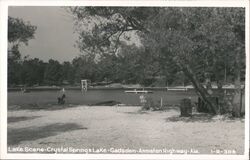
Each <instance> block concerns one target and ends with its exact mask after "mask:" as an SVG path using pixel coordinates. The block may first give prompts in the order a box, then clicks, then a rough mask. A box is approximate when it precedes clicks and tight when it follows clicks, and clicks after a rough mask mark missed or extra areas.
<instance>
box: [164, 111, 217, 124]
mask: <svg viewBox="0 0 250 160" xmlns="http://www.w3.org/2000/svg"><path fill="white" fill-rule="evenodd" d="M213 121H215V120H214V119H213V116H212V115H210V114H206V113H197V114H193V115H192V116H191V117H181V116H173V117H169V118H166V122H187V123H188V122H204V123H207V122H213Z"/></svg>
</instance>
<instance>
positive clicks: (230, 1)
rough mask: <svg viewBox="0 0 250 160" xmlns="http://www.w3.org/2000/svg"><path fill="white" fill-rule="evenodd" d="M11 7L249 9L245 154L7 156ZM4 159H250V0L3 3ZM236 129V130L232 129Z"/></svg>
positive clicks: (0, 122)
mask: <svg viewBox="0 0 250 160" xmlns="http://www.w3.org/2000/svg"><path fill="white" fill-rule="evenodd" d="M9 6H174V7H178V6H179V7H184V6H187V7H201V6H202V7H245V8H246V12H245V13H246V17H245V20H246V26H245V27H246V28H245V31H246V32H245V37H246V42H245V43H246V87H245V88H246V89H245V95H246V98H245V101H246V102H245V104H246V105H245V106H246V109H245V110H246V111H245V113H246V115H245V151H244V155H169V154H168V155H164V154H158V155H157V154H140V155H136V154H84V155H82V154H13V153H12V154H10V153H7V22H8V20H7V18H8V7H9ZM0 35H1V36H0V55H1V57H0V65H1V67H0V77H1V78H0V82H1V83H0V103H1V108H0V111H1V112H0V117H1V119H0V127H1V128H0V131H1V132H0V136H1V137H0V138H1V139H0V142H1V146H0V159H183V160H184V159H185V160H186V159H192V160H201V159H204V160H212V159H213V160H216V159H220V160H222V159H223V160H248V159H249V1H248V0H210V1H206V0H189V1H187V0H186V1H181V0H172V1H171V0H165V1H161V0H154V1H151V0H137V1H136V0H134V1H132V0H130V1H128V0H119V1H115V0H113V1H105V0H99V1H93V0H92V1H91V0H88V1H86V0H85V1H80V0H0ZM232 129H233V128H232Z"/></svg>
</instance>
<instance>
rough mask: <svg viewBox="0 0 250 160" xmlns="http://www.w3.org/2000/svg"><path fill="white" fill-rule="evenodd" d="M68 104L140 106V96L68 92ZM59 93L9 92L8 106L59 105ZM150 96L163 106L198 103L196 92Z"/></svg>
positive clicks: (121, 91)
mask: <svg viewBox="0 0 250 160" xmlns="http://www.w3.org/2000/svg"><path fill="white" fill-rule="evenodd" d="M65 94H66V104H83V105H89V104H95V103H99V102H103V101H118V102H121V103H123V104H126V105H139V104H140V100H139V96H140V94H134V93H125V92H124V90H89V91H87V92H85V93H82V92H81V91H79V90H66V92H65ZM60 95H61V93H60V92H59V91H32V92H30V93H21V92H20V91H10V92H8V105H25V104H57V97H59V96H60ZM147 95H148V96H150V97H151V98H152V99H153V100H154V102H156V103H157V102H160V99H161V98H162V100H163V104H179V103H180V100H181V99H183V98H189V97H191V99H192V102H196V101H197V95H196V94H195V92H194V91H188V92H183V91H158V90H156V91H153V93H151V94H147Z"/></svg>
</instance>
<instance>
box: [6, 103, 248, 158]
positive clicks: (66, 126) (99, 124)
mask: <svg viewBox="0 0 250 160" xmlns="http://www.w3.org/2000/svg"><path fill="white" fill-rule="evenodd" d="M179 115H180V111H179V110H178V108H172V109H171V108H170V109H168V110H166V111H141V110H140V107H131V106H124V107H117V106H113V107H109V106H91V107H88V106H77V107H73V108H65V109H60V110H10V111H8V146H9V149H10V150H9V152H14V151H13V150H11V149H12V148H13V147H14V148H16V147H21V148H22V147H23V148H24V147H30V148H47V147H51V148H58V147H73V148H79V149H83V148H85V149H86V148H104V149H108V153H112V151H113V150H112V151H110V148H116V149H135V150H139V149H140V148H141V149H160V150H161V149H164V148H165V149H175V150H178V149H179V150H189V151H190V149H194V150H196V152H198V153H199V154H214V153H212V152H213V151H215V149H217V150H218V149H221V150H223V151H222V152H223V154H225V152H227V151H229V152H231V151H235V153H233V154H243V152H244V120H242V119H234V120H232V119H229V118H226V119H222V118H220V117H219V118H218V116H217V117H211V116H209V115H201V114H194V116H193V117H192V118H184V117H179ZM224 150H227V151H224Z"/></svg>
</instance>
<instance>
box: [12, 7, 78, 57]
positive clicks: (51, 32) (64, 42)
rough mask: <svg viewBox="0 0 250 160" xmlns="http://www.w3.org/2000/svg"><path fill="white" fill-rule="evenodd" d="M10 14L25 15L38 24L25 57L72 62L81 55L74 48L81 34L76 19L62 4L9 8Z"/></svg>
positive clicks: (24, 16)
mask: <svg viewBox="0 0 250 160" xmlns="http://www.w3.org/2000/svg"><path fill="white" fill-rule="evenodd" d="M9 16H11V17H15V18H21V19H23V20H24V21H29V22H30V24H32V25H35V26H37V30H36V33H35V38H34V39H32V40H30V41H29V43H28V46H25V45H22V46H21V47H20V52H21V54H22V57H24V56H25V55H29V56H30V58H39V59H41V60H43V61H48V60H49V59H55V60H58V61H59V62H63V61H72V59H74V58H75V57H76V56H78V55H80V52H79V50H78V48H75V47H74V44H75V41H76V39H77V35H76V34H74V33H73V32H74V28H73V19H72V17H71V16H70V14H69V13H67V12H66V11H65V9H64V8H61V7H54V6H53V7H47V6H45V7H41V6H40V7H20V6H18V7H9Z"/></svg>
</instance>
